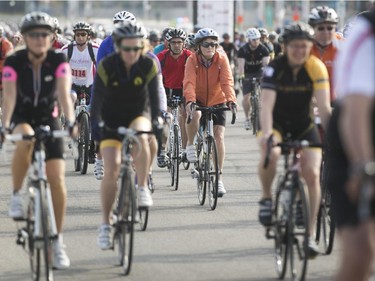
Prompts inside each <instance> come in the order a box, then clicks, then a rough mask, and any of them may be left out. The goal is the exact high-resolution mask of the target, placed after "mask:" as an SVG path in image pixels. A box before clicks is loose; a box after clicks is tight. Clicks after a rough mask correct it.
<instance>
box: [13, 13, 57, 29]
mask: <svg viewBox="0 0 375 281" xmlns="http://www.w3.org/2000/svg"><path fill="white" fill-rule="evenodd" d="M38 27H41V28H47V29H49V30H50V31H51V32H54V31H55V22H54V20H53V18H52V17H50V15H48V14H47V13H43V12H31V13H29V14H26V15H25V16H24V17H23V18H22V19H21V24H20V31H21V33H25V32H27V31H29V30H31V29H34V28H38Z"/></svg>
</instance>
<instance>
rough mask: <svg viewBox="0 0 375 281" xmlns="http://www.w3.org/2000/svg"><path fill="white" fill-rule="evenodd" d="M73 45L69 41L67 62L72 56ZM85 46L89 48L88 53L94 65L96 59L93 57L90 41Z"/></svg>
mask: <svg viewBox="0 0 375 281" xmlns="http://www.w3.org/2000/svg"><path fill="white" fill-rule="evenodd" d="M73 46H74V45H73V43H70V44H69V45H68V62H69V61H70V59H71V58H72V55H73ZM87 48H88V50H89V54H90V57H91V60H92V62H93V63H94V65H96V59H95V54H94V49H93V48H92V43H91V42H88V43H87Z"/></svg>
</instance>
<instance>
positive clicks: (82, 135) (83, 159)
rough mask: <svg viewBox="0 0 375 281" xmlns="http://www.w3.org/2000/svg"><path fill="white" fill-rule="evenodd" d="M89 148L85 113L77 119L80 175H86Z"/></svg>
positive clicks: (88, 128) (88, 133) (86, 114)
mask: <svg viewBox="0 0 375 281" xmlns="http://www.w3.org/2000/svg"><path fill="white" fill-rule="evenodd" d="M89 147H90V127H89V115H88V113H86V112H83V113H81V115H80V117H79V139H78V154H79V157H78V159H79V162H80V163H79V167H80V172H81V174H82V175H84V174H86V173H87V165H88V162H89Z"/></svg>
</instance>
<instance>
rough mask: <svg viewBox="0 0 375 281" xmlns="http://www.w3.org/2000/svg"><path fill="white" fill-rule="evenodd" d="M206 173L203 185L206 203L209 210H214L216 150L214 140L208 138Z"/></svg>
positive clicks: (216, 187) (216, 169) (216, 183)
mask: <svg viewBox="0 0 375 281" xmlns="http://www.w3.org/2000/svg"><path fill="white" fill-rule="evenodd" d="M205 166H206V167H205V168H206V173H207V175H208V178H206V179H205V182H204V185H205V186H207V192H208V203H209V205H210V208H211V210H215V208H216V205H217V197H218V194H217V193H218V185H219V167H218V163H217V148H216V141H215V139H214V138H210V139H209V140H208V144H207V157H206V165H205Z"/></svg>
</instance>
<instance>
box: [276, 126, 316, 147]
mask: <svg viewBox="0 0 375 281" xmlns="http://www.w3.org/2000/svg"><path fill="white" fill-rule="evenodd" d="M273 126H274V129H275V130H276V131H277V132H279V133H280V134H281V137H282V138H283V140H286V139H290V140H307V141H309V142H310V143H313V144H320V143H321V138H320V134H319V131H318V128H317V126H316V125H315V124H314V123H311V124H310V125H309V126H308V127H307V128H305V129H302V130H301V129H300V130H296V131H293V130H292V131H291V130H285V129H284V128H283V127H282V126H279V125H278V124H277V123H274V124H273ZM288 134H290V135H288Z"/></svg>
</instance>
